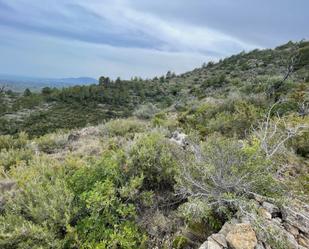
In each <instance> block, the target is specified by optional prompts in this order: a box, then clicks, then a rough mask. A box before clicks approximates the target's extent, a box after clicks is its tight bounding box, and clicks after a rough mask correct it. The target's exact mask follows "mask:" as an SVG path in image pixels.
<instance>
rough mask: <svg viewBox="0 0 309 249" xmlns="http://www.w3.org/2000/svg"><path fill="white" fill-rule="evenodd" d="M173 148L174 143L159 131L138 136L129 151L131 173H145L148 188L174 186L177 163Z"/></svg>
mask: <svg viewBox="0 0 309 249" xmlns="http://www.w3.org/2000/svg"><path fill="white" fill-rule="evenodd" d="M173 149H174V145H173V144H171V143H170V142H169V140H168V139H167V138H165V137H164V136H163V135H162V134H160V133H158V132H152V133H150V134H145V135H143V136H141V137H139V138H137V139H136V141H135V142H134V144H133V146H132V148H131V149H130V151H129V158H130V161H129V170H130V173H131V174H133V175H139V174H143V175H144V177H145V185H144V186H145V187H147V188H169V187H172V186H173V184H174V175H175V172H176V165H177V164H176V161H175V159H174V156H173V153H172V151H173Z"/></svg>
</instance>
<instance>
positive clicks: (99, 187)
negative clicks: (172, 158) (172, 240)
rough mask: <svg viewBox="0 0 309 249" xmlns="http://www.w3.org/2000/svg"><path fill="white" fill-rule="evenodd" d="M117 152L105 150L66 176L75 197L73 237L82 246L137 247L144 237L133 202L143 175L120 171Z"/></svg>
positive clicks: (143, 240) (120, 165)
mask: <svg viewBox="0 0 309 249" xmlns="http://www.w3.org/2000/svg"><path fill="white" fill-rule="evenodd" d="M123 163H124V161H123V155H122V153H121V152H117V153H115V152H107V153H106V154H105V156H104V157H103V158H102V159H101V160H99V161H97V162H95V163H94V164H92V165H91V166H86V167H83V168H81V169H79V170H77V171H76V172H75V173H74V174H73V175H72V176H70V177H69V178H68V181H69V185H70V188H71V190H72V191H73V193H74V194H75V198H76V207H77V209H78V214H79V215H78V219H77V221H76V236H77V238H78V241H79V242H80V243H81V244H82V245H83V248H128V249H129V248H141V247H142V245H143V243H145V241H146V237H145V236H144V235H143V233H142V232H141V231H140V230H139V228H138V226H137V225H136V223H135V217H136V210H135V206H134V203H133V200H134V199H135V198H136V197H135V196H136V195H137V194H138V193H139V191H138V190H139V188H140V185H141V184H142V180H143V178H141V177H140V176H137V177H133V178H130V177H128V176H127V175H125V174H124V172H123V171H122V170H123V169H124V168H123V167H124V165H123Z"/></svg>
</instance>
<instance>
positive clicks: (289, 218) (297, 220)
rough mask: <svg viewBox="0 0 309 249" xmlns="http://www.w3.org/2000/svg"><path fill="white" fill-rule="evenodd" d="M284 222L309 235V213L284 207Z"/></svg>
mask: <svg viewBox="0 0 309 249" xmlns="http://www.w3.org/2000/svg"><path fill="white" fill-rule="evenodd" d="M282 215H283V218H282V219H283V221H285V222H286V223H288V224H290V225H292V226H294V227H296V228H298V229H299V230H300V231H302V232H303V233H305V234H309V213H307V212H305V211H303V210H296V209H292V208H289V207H284V208H283V211H282Z"/></svg>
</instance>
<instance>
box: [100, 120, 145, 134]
mask: <svg viewBox="0 0 309 249" xmlns="http://www.w3.org/2000/svg"><path fill="white" fill-rule="evenodd" d="M146 127H147V126H146V123H145V122H143V121H140V120H136V119H115V120H112V121H109V122H107V123H106V124H104V126H103V127H102V133H103V134H104V135H108V136H126V135H132V134H134V133H139V132H143V131H144V130H145V129H146Z"/></svg>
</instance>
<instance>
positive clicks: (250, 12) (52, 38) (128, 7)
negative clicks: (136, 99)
mask: <svg viewBox="0 0 309 249" xmlns="http://www.w3.org/2000/svg"><path fill="white" fill-rule="evenodd" d="M308 5H309V3H308V1H307V0H295V1H292V0H280V1H279V0H272V1H269V0H235V1H230V0H195V1H190V2H189V1H187V0H169V1H166V0H164V1H163V0H156V1H144V0H91V1H84V0H53V1H48V4H47V3H45V2H43V1H41V0H0V32H1V37H0V52H1V55H5V56H6V58H8V60H7V61H5V62H4V61H2V62H0V66H1V68H2V69H1V70H3V71H10V72H12V71H14V70H15V71H16V73H19V74H21V73H22V74H24V73H27V74H28V75H29V74H36V75H40V76H42V75H49V76H60V77H62V76H66V75H68V76H70V75H69V74H72V75H76V76H79V75H90V76H98V75H100V74H101V73H104V74H106V75H112V76H121V77H124V78H128V77H131V76H134V75H141V76H153V75H155V74H162V73H163V72H166V71H167V70H174V71H177V72H183V71H184V70H189V69H191V68H193V67H195V66H198V65H200V64H201V63H202V62H203V61H207V60H210V59H211V60H213V59H218V58H222V57H225V56H228V55H231V54H234V53H238V52H240V51H242V50H250V49H253V48H262V47H272V46H276V45H279V44H280V43H284V42H286V41H288V40H290V39H292V40H299V39H301V38H308V36H309V33H308V32H309V30H308V29H307V21H308V18H307V17H308V15H307V9H308V8H309V6H308ZM78 60H81V61H78ZM59 61H61V63H59ZM62 62H63V63H62ZM64 62H65V63H64Z"/></svg>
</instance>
